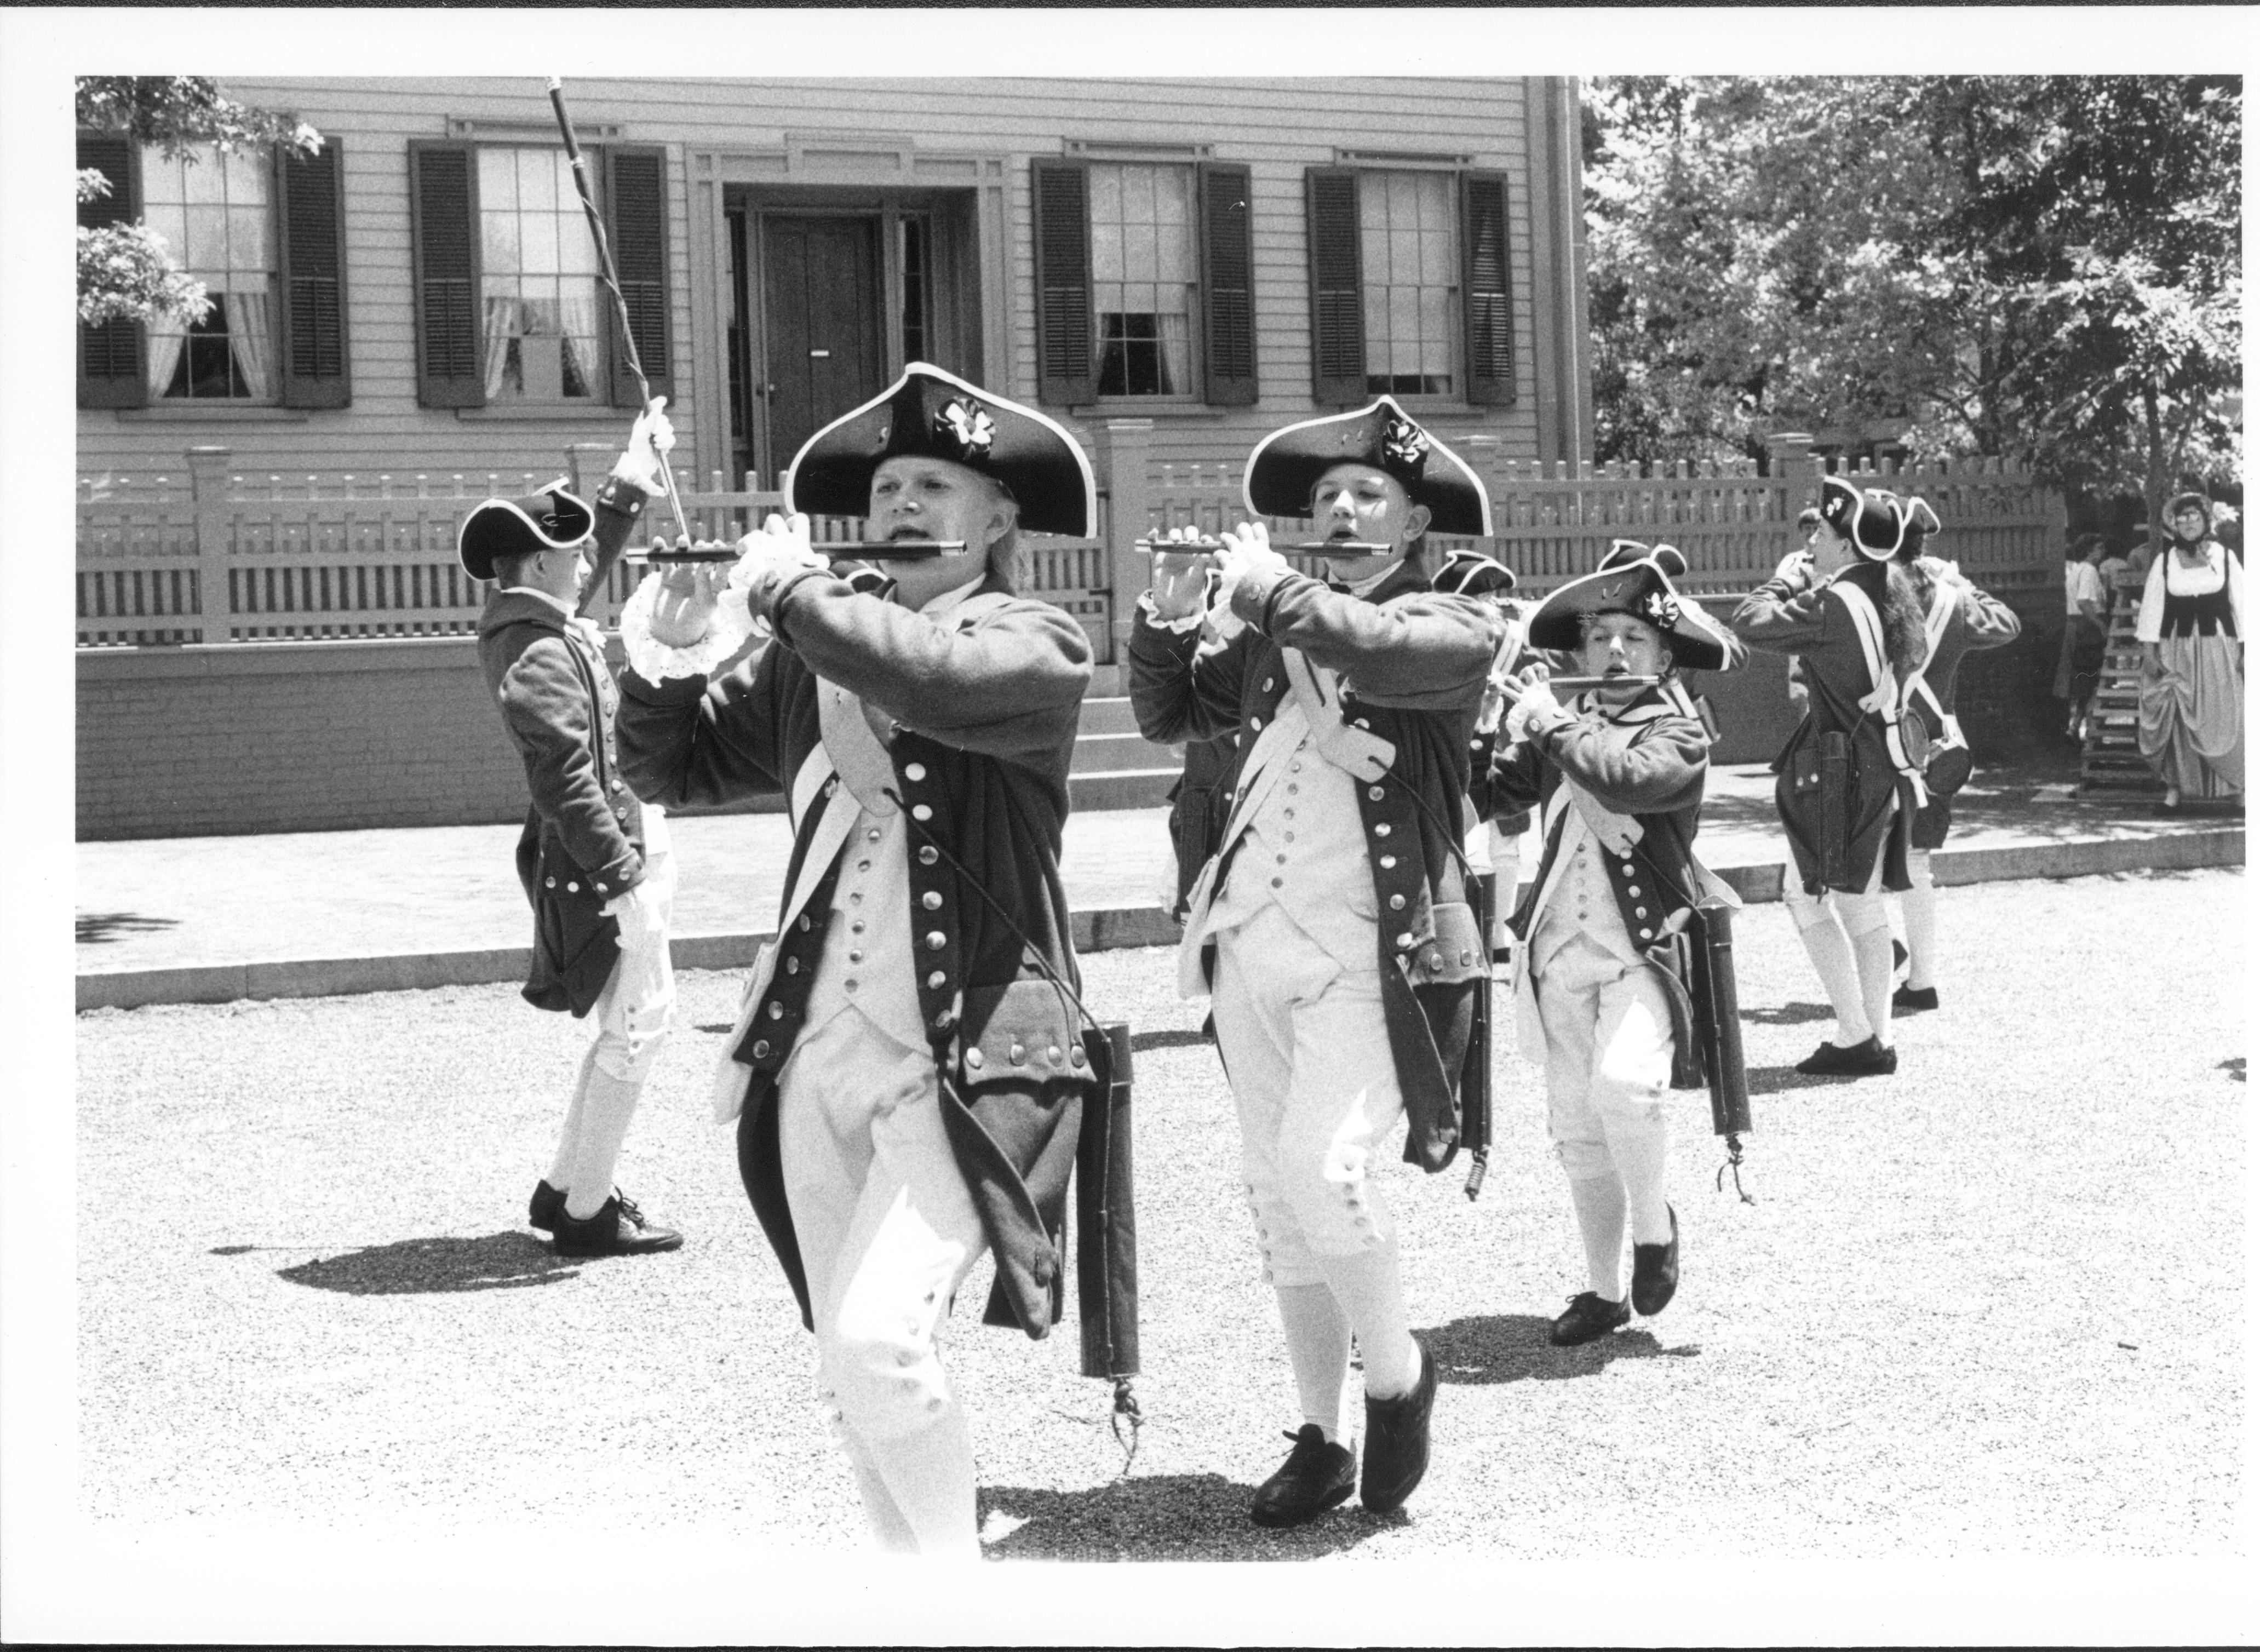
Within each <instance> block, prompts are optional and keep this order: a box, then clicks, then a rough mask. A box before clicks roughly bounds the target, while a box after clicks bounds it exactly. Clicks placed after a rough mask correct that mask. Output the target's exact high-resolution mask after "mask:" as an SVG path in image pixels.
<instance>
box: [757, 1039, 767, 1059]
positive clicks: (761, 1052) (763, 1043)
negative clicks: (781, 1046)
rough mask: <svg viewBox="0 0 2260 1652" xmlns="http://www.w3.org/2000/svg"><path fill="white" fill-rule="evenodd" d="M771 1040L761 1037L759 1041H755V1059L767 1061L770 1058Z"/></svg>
mask: <svg viewBox="0 0 2260 1652" xmlns="http://www.w3.org/2000/svg"><path fill="white" fill-rule="evenodd" d="M754 1059H755V1061H757V1062H759V1061H766V1060H768V1059H769V1040H767V1039H760V1040H757V1041H755V1045H754Z"/></svg>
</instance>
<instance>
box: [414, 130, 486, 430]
mask: <svg viewBox="0 0 2260 1652" xmlns="http://www.w3.org/2000/svg"><path fill="white" fill-rule="evenodd" d="M408 198H409V222H410V226H411V231H412V232H413V235H414V257H415V289H416V399H417V401H418V403H419V404H421V405H423V406H426V407H483V406H485V405H486V400H487V393H486V380H485V375H484V374H483V372H482V371H481V369H480V361H479V253H478V248H479V237H478V225H479V179H478V168H477V165H476V155H475V154H474V152H473V150H472V147H471V146H470V145H469V144H467V143H436V142H423V141H417V140H411V142H410V144H409V146H408Z"/></svg>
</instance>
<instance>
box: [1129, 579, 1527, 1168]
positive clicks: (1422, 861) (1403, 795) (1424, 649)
mask: <svg viewBox="0 0 2260 1652" xmlns="http://www.w3.org/2000/svg"><path fill="white" fill-rule="evenodd" d="M1233 602H1234V612H1235V613H1237V614H1238V615H1239V616H1240V617H1241V619H1244V620H1246V621H1247V622H1248V629H1247V630H1245V631H1243V632H1241V633H1240V634H1239V635H1238V636H1236V637H1234V639H1233V640H1231V641H1230V642H1228V643H1227V644H1226V645H1225V646H1224V647H1221V648H1216V649H1198V641H1199V633H1198V630H1196V629H1191V628H1189V629H1187V630H1184V631H1181V632H1180V631H1172V630H1169V629H1168V628H1166V627H1164V626H1157V625H1155V624H1154V623H1153V622H1152V621H1151V619H1148V616H1147V614H1146V613H1145V611H1143V608H1142V605H1141V611H1140V613H1139V615H1138V618H1137V620H1136V622H1135V624H1134V626H1132V629H1131V633H1130V701H1131V705H1132V707H1133V709H1134V711H1135V712H1136V714H1137V718H1138V727H1139V730H1140V732H1141V733H1143V734H1144V735H1145V736H1146V738H1147V739H1148V740H1160V741H1163V742H1174V741H1177V740H1213V739H1215V738H1217V737H1218V736H1219V735H1229V736H1231V737H1232V739H1233V740H1234V742H1235V744H1236V745H1237V747H1238V748H1239V750H1238V754H1237V756H1236V758H1235V760H1234V771H1235V773H1234V779H1235V781H1236V779H1237V770H1238V769H1240V767H1241V766H1242V765H1243V764H1244V763H1245V762H1246V761H1247V752H1248V749H1249V748H1250V747H1253V746H1254V745H1255V737H1256V735H1257V734H1258V733H1260V732H1261V731H1262V727H1263V726H1264V725H1265V724H1267V723H1269V721H1270V720H1271V719H1272V718H1273V717H1274V716H1275V715H1277V712H1278V708H1279V702H1280V701H1281V700H1282V699H1284V698H1285V697H1286V694H1287V672H1286V669H1285V666H1284V661H1283V659H1282V656H1281V650H1282V649H1283V648H1287V647H1294V648H1299V649H1301V650H1302V651H1303V653H1304V654H1305V655H1307V656H1308V657H1309V659H1310V660H1311V662H1312V663H1313V664H1315V665H1320V666H1324V667H1326V668H1327V669H1329V670H1332V671H1334V672H1337V673H1339V674H1340V676H1341V707H1342V715H1343V716H1344V718H1345V719H1348V721H1349V722H1350V723H1352V724H1353V725H1355V726H1357V727H1360V728H1363V729H1367V730H1370V732H1371V733H1375V734H1377V735H1379V736H1380V737H1381V738H1382V739H1384V740H1388V741H1389V742H1391V744H1392V745H1393V746H1394V747H1396V748H1397V755H1396V760H1395V762H1393V763H1392V764H1391V769H1390V774H1389V777H1388V780H1387V781H1386V782H1385V783H1379V784H1373V785H1361V786H1359V787H1358V789H1357V806H1358V813H1359V816H1360V818H1361V819H1362V822H1363V825H1364V827H1365V847H1366V860H1367V864H1368V866H1369V867H1370V869H1371V872H1372V876H1373V888H1374V895H1375V898H1376V904H1377V907H1378V909H1379V910H1380V912H1382V913H1383V914H1384V918H1383V921H1382V922H1381V923H1380V924H1378V925H1377V926H1376V933H1375V947H1376V950H1377V958H1378V962H1379V964H1380V969H1381V986H1382V1010H1383V1014H1384V1018H1385V1019H1386V1021H1387V1024H1388V1027H1389V1048H1390V1054H1391V1056H1392V1058H1393V1060H1394V1064H1395V1067H1396V1069H1397V1080H1398V1088H1399V1089H1400V1090H1401V1091H1402V1092H1403V1094H1404V1098H1405V1116H1406V1119H1407V1121H1408V1127H1407V1130H1406V1134H1405V1159H1406V1160H1407V1161H1408V1162H1412V1163H1415V1164H1419V1165H1420V1166H1421V1167H1423V1168H1424V1169H1428V1170H1430V1171H1435V1170H1441V1169H1443V1168H1444V1167H1445V1166H1446V1165H1448V1164H1449V1163H1450V1162H1451V1161H1452V1155H1454V1154H1455V1152H1456V1151H1457V1150H1458V1145H1459V1136H1460V1123H1459V1097H1460V1092H1461V1088H1462V1085H1463V1083H1464V1082H1465V1080H1466V1077H1467V1066H1468V1063H1469V1062H1470V1061H1471V1060H1472V1059H1475V1053H1476V1051H1477V1049H1478V1048H1480V1045H1481V1041H1479V1040H1477V1039H1476V1038H1475V1037H1474V1036H1473V1034H1474V1030H1475V1016H1476V1014H1477V984H1478V983H1477V977H1478V976H1482V975H1484V974H1486V973H1488V971H1489V969H1490V968H1491V955H1490V946H1489V942H1488V939H1487V938H1486V937H1484V936H1483V935H1481V934H1480V933H1477V926H1476V924H1475V921H1474V918H1473V915H1472V912H1471V910H1470V907H1469V905H1468V890H1467V886H1466V883H1465V875H1464V871H1463V862H1462V860H1461V857H1460V845H1461V841H1462V840H1463V838H1464V837H1465V836H1466V831H1467V823H1466V819H1465V813H1464V804H1463V799H1464V797H1466V794H1467V790H1468V748H1469V739H1470V733H1471V732H1472V731H1473V729H1474V726H1475V718H1476V711H1477V706H1478V705H1479V704H1480V703H1481V701H1482V699H1483V691H1484V678H1485V676H1486V674H1487V673H1488V672H1489V670H1490V669H1491V654H1492V651H1493V649H1494V648H1495V647H1497V645H1498V640H1499V638H1500V635H1501V633H1503V631H1504V629H1505V621H1504V620H1502V619H1500V618H1499V616H1498V612H1497V611H1496V610H1495V609H1493V608H1492V607H1491V604H1488V603H1484V602H1480V601H1477V599H1475V598H1473V597H1458V596H1453V595H1449V594H1447V593H1445V592H1441V591H1437V590H1432V589H1430V587H1429V584H1428V582H1427V577H1426V576H1424V575H1423V574H1422V573H1421V572H1420V569H1419V568H1418V567H1417V566H1416V565H1415V563H1414V562H1413V561H1412V560H1411V559H1407V561H1405V563H1404V564H1403V565H1402V566H1401V567H1400V568H1398V569H1397V570H1396V571H1395V572H1394V573H1392V574H1391V576H1390V577H1389V578H1388V579H1387V580H1385V581H1384V582H1383V583H1382V584H1380V585H1379V586H1377V587H1376V588H1375V589H1374V590H1372V591H1370V592H1369V593H1368V594H1367V595H1366V596H1364V597H1357V596H1354V595H1352V594H1351V593H1349V592H1348V591H1343V590H1334V589H1333V588H1331V587H1329V586H1327V584H1325V583H1322V582H1320V581H1319V580H1315V579H1312V578H1309V577H1307V576H1304V575H1300V574H1289V575H1286V576H1283V577H1280V578H1278V579H1277V580H1275V581H1273V582H1272V583H1269V584H1268V585H1265V586H1261V587H1257V586H1254V585H1242V586H1241V588H1240V589H1239V590H1237V591H1236V592H1235V593H1234V598H1233ZM1243 841H1244V839H1243ZM1236 847H1237V846H1234V848H1236ZM1233 852H1234V851H1233V850H1232V849H1227V851H1226V859H1225V862H1224V863H1223V864H1221V865H1219V867H1218V869H1217V876H1216V880H1215V884H1214V887H1215V888H1217V889H1219V890H1221V889H1223V888H1224V886H1225V880H1226V877H1227V876H1228V875H1229V873H1230V871H1231V858H1232V855H1233ZM1205 962H1206V966H1207V971H1208V974H1209V976H1210V978H1211V979H1213V978H1214V962H1213V959H1212V958H1211V959H1209V960H1207V961H1205Z"/></svg>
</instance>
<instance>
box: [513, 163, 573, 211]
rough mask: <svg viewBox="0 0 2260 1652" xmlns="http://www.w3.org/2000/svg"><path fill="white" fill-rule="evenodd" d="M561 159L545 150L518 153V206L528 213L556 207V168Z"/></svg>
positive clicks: (550, 209) (551, 209)
mask: <svg viewBox="0 0 2260 1652" xmlns="http://www.w3.org/2000/svg"><path fill="white" fill-rule="evenodd" d="M562 159H563V157H562V156H560V155H553V154H550V152H549V151H547V150H546V149H521V150H519V152H518V204H519V207H520V208H521V209H523V210H524V211H528V212H536V211H553V210H554V209H555V207H556V205H557V168H558V164H559V162H560V161H561V160H562Z"/></svg>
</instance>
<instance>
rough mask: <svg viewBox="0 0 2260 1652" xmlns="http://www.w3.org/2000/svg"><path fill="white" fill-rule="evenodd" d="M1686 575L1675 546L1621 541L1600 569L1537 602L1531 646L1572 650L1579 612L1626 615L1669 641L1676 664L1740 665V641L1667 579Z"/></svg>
mask: <svg viewBox="0 0 2260 1652" xmlns="http://www.w3.org/2000/svg"><path fill="white" fill-rule="evenodd" d="M1686 573H1687V559H1686V557H1685V556H1684V555H1683V554H1681V553H1680V551H1679V548H1678V547H1677V546H1673V545H1659V546H1656V547H1655V548H1654V549H1652V550H1651V549H1650V548H1649V547H1647V546H1645V545H1642V544H1641V543H1640V542H1639V541H1638V540H1617V541H1616V542H1615V543H1614V544H1613V545H1611V546H1610V547H1609V551H1608V554H1607V555H1606V556H1604V557H1602V558H1601V565H1600V567H1598V569H1594V570H1593V571H1592V572H1591V573H1590V574H1588V575H1586V576H1584V578H1582V579H1573V580H1571V581H1570V583H1568V584H1566V585H1564V586H1563V587H1561V588H1560V589H1559V590H1556V591H1555V593H1554V594H1553V595H1552V596H1550V597H1548V598H1547V599H1546V600H1545V601H1544V602H1542V603H1541V604H1538V608H1537V611H1535V612H1534V613H1533V614H1532V615H1531V616H1530V628H1529V633H1528V635H1529V640H1530V646H1531V647H1534V648H1550V649H1561V650H1564V651H1568V650H1574V649H1576V648H1577V647H1578V645H1579V644H1580V643H1581V642H1582V641H1583V640H1584V639H1583V638H1582V637H1581V636H1580V635H1579V634H1578V624H1577V622H1578V620H1579V619H1581V618H1582V617H1583V616H1584V615H1586V614H1630V615H1631V616H1632V617H1633V618H1634V619H1642V620H1645V621H1647V622H1648V623H1649V625H1651V626H1655V627H1656V629H1657V630H1658V631H1661V632H1662V633H1664V635H1665V636H1667V637H1669V638H1670V639H1671V658H1672V662H1673V663H1674V664H1677V665H1681V666H1684V667H1686V668H1687V669H1690V670H1694V671H1721V670H1725V669H1727V668H1728V667H1730V666H1734V665H1739V664H1740V663H1741V645H1740V644H1738V643H1734V642H1733V641H1732V640H1730V639H1729V638H1727V636H1725V635H1724V634H1722V633H1720V631H1718V630H1717V629H1716V628H1715V627H1714V626H1713V625H1712V624H1711V621H1710V620H1709V619H1707V618H1706V616H1705V615H1704V613H1703V611H1702V609H1701V608H1700V607H1699V606H1698V605H1697V604H1694V603H1692V602H1682V601H1680V600H1679V593H1678V592H1677V590H1674V589H1673V588H1672V584H1671V582H1672V580H1673V578H1674V577H1675V576H1677V577H1680V578H1684V577H1685V576H1686Z"/></svg>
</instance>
